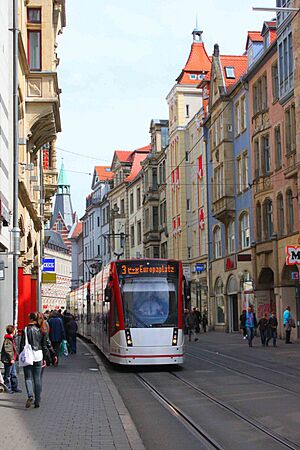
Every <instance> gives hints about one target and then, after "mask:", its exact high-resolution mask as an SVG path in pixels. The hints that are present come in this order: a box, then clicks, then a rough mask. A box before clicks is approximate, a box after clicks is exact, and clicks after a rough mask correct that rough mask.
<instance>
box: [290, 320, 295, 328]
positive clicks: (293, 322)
mask: <svg viewBox="0 0 300 450" xmlns="http://www.w3.org/2000/svg"><path fill="white" fill-rule="evenodd" d="M290 321H291V327H292V328H296V322H295V320H294V319H290Z"/></svg>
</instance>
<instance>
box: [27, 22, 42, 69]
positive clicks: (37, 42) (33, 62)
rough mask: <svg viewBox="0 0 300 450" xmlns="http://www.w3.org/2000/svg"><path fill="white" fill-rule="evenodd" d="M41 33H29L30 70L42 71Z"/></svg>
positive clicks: (30, 31) (38, 31)
mask: <svg viewBox="0 0 300 450" xmlns="http://www.w3.org/2000/svg"><path fill="white" fill-rule="evenodd" d="M41 60H42V54H41V31H40V30H37V31H32V30H29V31H28V64H29V69H30V70H42V61H41Z"/></svg>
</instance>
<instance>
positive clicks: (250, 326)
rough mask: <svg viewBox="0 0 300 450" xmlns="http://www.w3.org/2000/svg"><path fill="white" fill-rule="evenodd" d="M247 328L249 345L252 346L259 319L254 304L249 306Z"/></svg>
mask: <svg viewBox="0 0 300 450" xmlns="http://www.w3.org/2000/svg"><path fill="white" fill-rule="evenodd" d="M245 325H246V330H247V338H248V345H249V347H252V341H253V338H254V329H255V328H256V327H257V320H256V316H255V313H254V312H253V306H250V305H249V306H248V311H247V312H246V322H245Z"/></svg>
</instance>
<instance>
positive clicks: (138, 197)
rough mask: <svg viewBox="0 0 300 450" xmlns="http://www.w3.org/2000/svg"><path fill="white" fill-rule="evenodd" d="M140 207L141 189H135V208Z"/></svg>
mask: <svg viewBox="0 0 300 450" xmlns="http://www.w3.org/2000/svg"><path fill="white" fill-rule="evenodd" d="M140 207H141V189H140V188H137V190H136V208H137V209H139V208H140Z"/></svg>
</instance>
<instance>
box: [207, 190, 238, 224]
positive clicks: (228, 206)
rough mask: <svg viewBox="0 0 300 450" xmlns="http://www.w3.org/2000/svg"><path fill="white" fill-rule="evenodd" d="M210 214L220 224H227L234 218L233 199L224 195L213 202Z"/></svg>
mask: <svg viewBox="0 0 300 450" xmlns="http://www.w3.org/2000/svg"><path fill="white" fill-rule="evenodd" d="M212 214H213V216H214V217H215V218H216V219H217V220H220V222H223V223H225V224H226V223H228V222H229V221H230V220H231V219H232V218H233V217H234V197H231V196H229V195H227V196H226V195H225V196H223V197H221V198H219V199H217V200H215V201H213V203H212Z"/></svg>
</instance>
